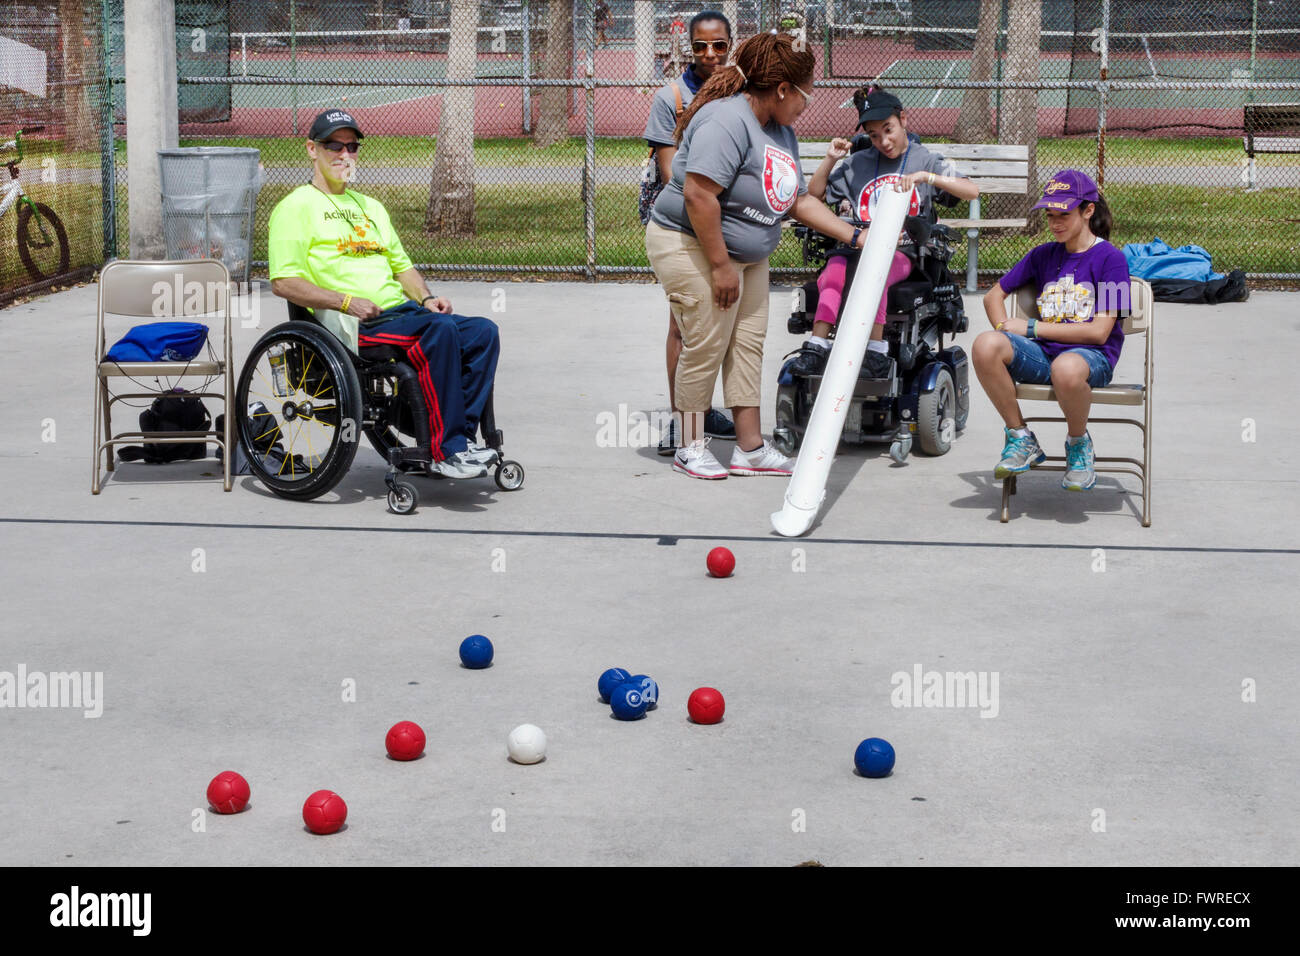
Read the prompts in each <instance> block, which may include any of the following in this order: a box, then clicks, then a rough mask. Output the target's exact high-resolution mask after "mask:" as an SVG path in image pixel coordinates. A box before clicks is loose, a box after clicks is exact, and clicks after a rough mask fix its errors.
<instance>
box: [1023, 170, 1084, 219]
mask: <svg viewBox="0 0 1300 956" xmlns="http://www.w3.org/2000/svg"><path fill="white" fill-rule="evenodd" d="M1099 198H1100V195H1099V194H1098V192H1097V184H1096V183H1094V182H1093V181H1092V177H1090V176H1089V175H1088V174H1087V173H1081V172H1079V171H1078V170H1077V169H1063V170H1061V171H1060V172H1059V173H1057V174H1056V175H1055V176H1053V177H1052V178H1051V180H1050V181H1049V182H1048V183H1047V185H1046V186H1045V187H1044V188H1043V198H1042V199H1040V200H1038V202H1036V203H1034V205H1033V207H1032V208H1034V209H1056V210H1058V211H1060V212H1069V211H1070V210H1071V209H1073V208H1074V207H1076V206H1078V205H1079V204H1080V203H1085V202H1096V201H1097V200H1098V199H1099Z"/></svg>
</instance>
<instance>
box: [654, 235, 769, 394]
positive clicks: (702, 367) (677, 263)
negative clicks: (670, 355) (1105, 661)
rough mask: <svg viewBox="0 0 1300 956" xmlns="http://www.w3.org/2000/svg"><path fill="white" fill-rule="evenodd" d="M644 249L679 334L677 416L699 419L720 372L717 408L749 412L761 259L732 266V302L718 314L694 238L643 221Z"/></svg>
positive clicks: (761, 326)
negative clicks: (735, 286)
mask: <svg viewBox="0 0 1300 956" xmlns="http://www.w3.org/2000/svg"><path fill="white" fill-rule="evenodd" d="M645 249H646V255H647V256H649V257H650V265H651V266H653V267H654V270H655V275H656V276H658V278H659V283H660V285H662V286H663V287H664V293H665V294H666V295H667V296H668V305H669V308H671V309H672V312H673V318H674V319H676V320H677V327H678V328H679V329H681V332H682V355H681V358H680V359H678V361H677V384H676V394H675V395H674V396H673V405H674V406H675V407H676V408H677V409H678V410H679V411H682V412H707V411H708V410H709V408H710V407H711V406H712V404H713V383H714V380H716V379H717V377H718V369H719V368H721V369H722V396H723V404H725V405H726V406H727V407H728V408H747V407H754V408H757V407H758V405H759V404H760V403H759V393H760V387H759V383H760V379H761V378H762V374H763V338H764V337H765V336H766V335H767V300H768V282H767V260H766V259H763V260H761V261H759V262H749V263H744V262H736V261H735V260H734V259H733V260H732V265H733V266H735V267H736V271H737V272H739V273H740V297H739V298H738V299H737V300H736V303H735V304H734V305H733V306H732V307H731V308H729V309H719V308H718V307H717V306H716V305H714V303H713V286H712V285H711V283H710V277H711V276H712V274H713V270H712V269H711V268H710V267H709V260H708V257H707V256H705V254H704V248H703V247H702V246H701V245H700V242H699V240H698V239H696V238H695V237H694V236H691V235H688V234H686V233H684V232H677V231H675V230H672V229H665V228H663V227H662V226H660V225H658V224H656V223H654V222H651V223H650V225H649V226H647V227H646V233H645Z"/></svg>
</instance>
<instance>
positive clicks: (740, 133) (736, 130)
mask: <svg viewBox="0 0 1300 956" xmlns="http://www.w3.org/2000/svg"><path fill="white" fill-rule="evenodd" d="M687 173H698V174H699V175H701V176H705V177H707V178H709V179H711V180H713V181H714V182H715V183H717V184H718V185H719V186H721V187H722V192H721V193H719V194H718V202H719V203H720V204H721V206H722V238H723V241H724V242H725V243H726V244H727V253H728V254H729V255H730V256H731V258H733V259H735V260H736V261H738V262H759V261H761V260H763V259H766V258H767V257H768V256H770V255H771V254H772V252H773V250H775V249H776V247H777V244H778V243H780V241H781V220H782V219H784V218H785V217H786V216H787V215H788V214H789V212H790V209H791V208H792V207H793V206H794V203H795V200H796V199H798V197H799V196H801V195H803V194H804V193H806V192H807V191H808V186H807V184H806V183H805V182H804V178H803V170H801V169H800V168H799V141H798V140H797V139H795V135H794V130H792V129H791V128H790V127H788V126H781V125H779V124H777V123H775V122H773V123H768V125H767V126H760V125H759V123H758V118H757V117H756V116H754V111H753V109H752V108H751V107H750V105H749V100H748V99H746V97H745V95H744V94H743V93H738V94H737V95H735V96H733V97H730V98H728V99H725V100H714V101H713V102H712V103H707V104H705V106H704V107H702V108H701V109H700V111H699V112H698V113H696V114H695V116H694V117H693V118H692V119H691V125H690V126H688V127H687V128H686V132H685V133H684V134H683V136H682V145H681V148H680V149H678V150H677V155H676V156H674V157H673V178H672V181H671V182H669V183H668V185H666V186H665V187H664V190H663V192H661V193H660V194H659V199H658V201H657V202H656V203H655V207H654V212H653V213H651V219H652V220H653V221H654V222H656V223H658V224H659V225H660V226H662V227H663V228H665V229H674V230H676V231H678V232H685V233H688V234H690V235H692V236H693V235H695V231H694V230H693V229H692V228H691V220H690V217H689V216H688V215H687V214H686V197H685V194H684V193H683V191H682V190H683V189H684V187H685V185H686V174H687Z"/></svg>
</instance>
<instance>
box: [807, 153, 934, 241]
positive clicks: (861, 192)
mask: <svg viewBox="0 0 1300 956" xmlns="http://www.w3.org/2000/svg"><path fill="white" fill-rule="evenodd" d="M919 172H930V173H934V174H935V175H936V176H944V175H948V173H949V170H948V162H947V160H945V159H944V158H943V157H942V156H937V155H935V154H934V153H932V152H930V151H929V150H928V149H926V148H925V147H924V146H922V145H921V144H920V143H916V142H909V143H908V145H907V152H905V153H904V154H903V155H902V156H899V157H898V158H897V159H886V158H885V157H884V156H882V155H880V153H879V151H878V150H877V149H876V148H875V147H874V146H872V147H870V148H868V149H863V150H859V151H858V152H856V153H851V154H850V155H849V156H848V157H847V158H845V160H844V161H843V162H842V163H840V164H839V165H838V166H836V167H835V169H834V171H832V172H831V174H830V177H829V178H828V179H827V180H826V201H827V202H828V203H830V204H831V205H832V206H835V207H836V211H839V205H840V202H841V200H846V199H847V200H848V201H849V204H850V207H851V208H850V212H849V216H848V218H850V219H854V220H856V221H858V222H870V221H871V214H872V211H873V210H874V209H875V207H876V200H877V199H878V198H879V195H880V192H881V190H884V189H893V188H894V183H896V182H898V181H899V180H900V179H902V177H904V176H906V175H907V174H908V173H919ZM933 202H938V203H939V204H940V205H944V206H953V205H956V203H957V198H956V197H955V196H951V195H949V194H948V193H946V192H944V191H943V190H941V189H935V188H934V187H933V186H931V185H930V184H929V183H926V182H921V183H917V185H915V186H914V187H912V201H911V202H910V203H909V204H908V209H907V214H908V215H909V216H927V217H928V216H929V215H930V208H931V203H933Z"/></svg>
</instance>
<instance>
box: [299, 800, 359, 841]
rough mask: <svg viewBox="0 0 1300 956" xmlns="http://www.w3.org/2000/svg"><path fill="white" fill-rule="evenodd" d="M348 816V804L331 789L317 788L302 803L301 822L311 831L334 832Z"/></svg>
mask: <svg viewBox="0 0 1300 956" xmlns="http://www.w3.org/2000/svg"><path fill="white" fill-rule="evenodd" d="M347 818H348V805H347V804H346V803H344V802H343V798H342V797H340V796H339V795H338V794H337V793H335V792H334V791H333V790H317V791H316V792H315V793H313V794H312V795H311V796H310V797H308V798H307V802H306V803H304V804H303V805H302V822H303V823H305V824H307V829H308V830H310V831H311V832H312V833H320V834H326V833H334V832H336V831H337V830H338V829H339V827H341V826H343V822H344V821H345V820H346V819H347Z"/></svg>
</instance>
